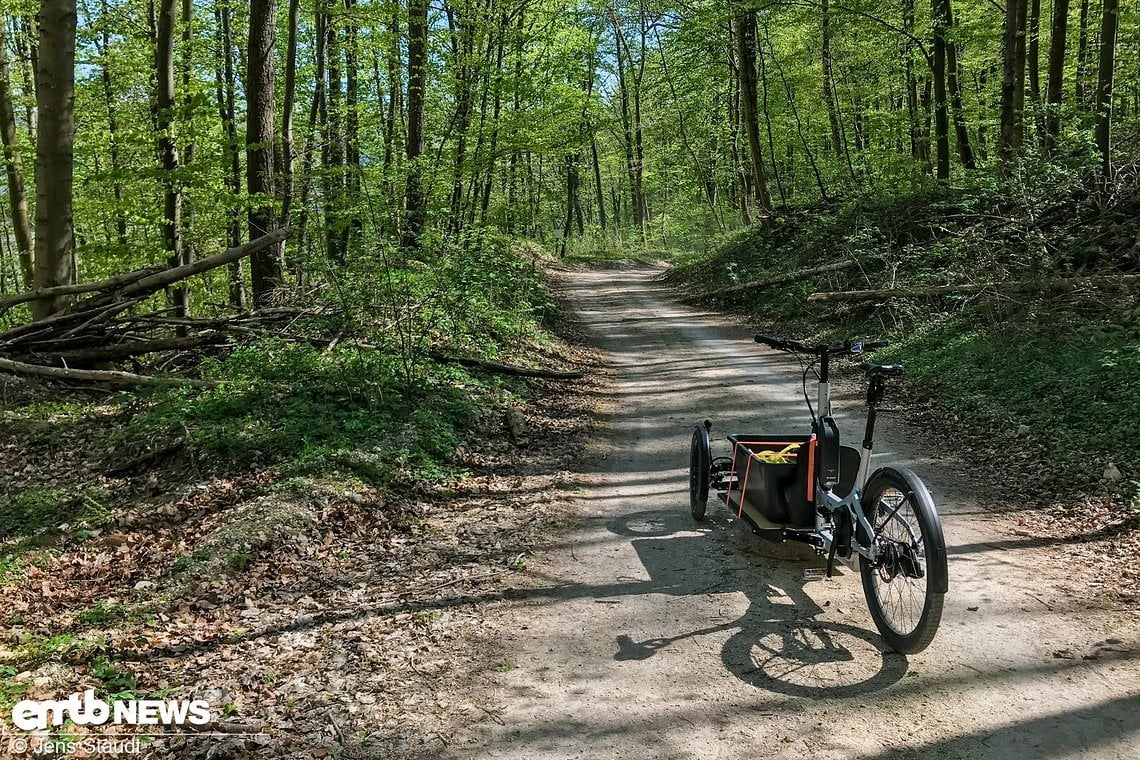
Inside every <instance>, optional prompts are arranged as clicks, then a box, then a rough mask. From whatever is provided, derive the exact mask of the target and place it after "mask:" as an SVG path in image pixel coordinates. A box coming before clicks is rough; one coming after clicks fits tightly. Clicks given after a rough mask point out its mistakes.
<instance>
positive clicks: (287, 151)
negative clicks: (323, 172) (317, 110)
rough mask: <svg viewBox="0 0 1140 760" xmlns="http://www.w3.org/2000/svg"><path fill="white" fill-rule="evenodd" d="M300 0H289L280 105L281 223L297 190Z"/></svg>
mask: <svg viewBox="0 0 1140 760" xmlns="http://www.w3.org/2000/svg"><path fill="white" fill-rule="evenodd" d="M300 17H301V3H300V0H289V16H288V19H289V21H288V23H289V39H288V42H287V43H286V48H285V95H284V101H283V102H282V106H281V160H282V166H281V224H283V225H286V226H287V225H288V224H289V217H290V215H291V214H292V212H293V196H294V193H295V192H296V188H295V179H296V178H295V175H296V166H297V149H296V145H295V142H294V139H293V108H294V103H295V102H296V97H297V31H298V29H297V28H298V25H299V24H300V20H301V18H300Z"/></svg>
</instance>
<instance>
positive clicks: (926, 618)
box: [859, 468, 947, 654]
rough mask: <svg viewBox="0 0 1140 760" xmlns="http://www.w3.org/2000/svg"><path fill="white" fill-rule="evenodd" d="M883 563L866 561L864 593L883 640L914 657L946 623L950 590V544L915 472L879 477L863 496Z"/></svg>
mask: <svg viewBox="0 0 1140 760" xmlns="http://www.w3.org/2000/svg"><path fill="white" fill-rule="evenodd" d="M862 506H863V512H864V514H865V515H866V516H867V519H868V520H869V521H870V523H871V525H872V526H873V527H874V529H875V546H876V547H877V549H878V558H877V559H876V560H874V561H871V560H868V559H867V558H866V557H860V562H859V571H860V575H861V576H862V579H863V593H864V594H865V595H866V597H867V606H868V607H869V608H870V610H871V617H872V618H873V619H874V621H875V626H876V627H877V628H878V629H879V633H881V634H882V636H883V640H884V641H886V643H887V645H888V646H890V647H891V648H892V649H894V650H895V651H897V652H901V653H903V654H914V653H916V652H921V651H922V650H923V649H926V647H928V646H929V645H930V642H931V641H932V640H933V639H934V634H935V633H936V632H937V631H938V625H939V623H940V622H941V621H942V602H943V598H944V596H945V594H946V588H947V572H946V542H945V539H944V538H943V536H942V525H941V524H940V523H939V521H938V512H937V510H936V509H935V507H934V499H932V498H931V496H930V491H928V490H927V488H926V485H925V484H923V482H922V481H921V480H920V479H919V478H918V476H917V475H915V474H914V473H912V472H910V471H908V470H903V469H896V468H885V469H882V470H879V471H878V472H876V473H875V474H874V475H873V476H872V477H871V479H870V481H869V482H868V483H867V488H866V489H865V491H864V493H863V501H862Z"/></svg>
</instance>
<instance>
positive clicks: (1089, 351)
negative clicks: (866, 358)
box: [668, 169, 1140, 503]
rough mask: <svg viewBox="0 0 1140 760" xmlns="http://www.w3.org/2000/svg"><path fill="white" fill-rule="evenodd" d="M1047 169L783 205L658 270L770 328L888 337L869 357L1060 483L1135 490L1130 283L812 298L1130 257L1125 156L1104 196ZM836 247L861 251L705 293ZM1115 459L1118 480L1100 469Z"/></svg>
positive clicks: (1135, 342)
mask: <svg viewBox="0 0 1140 760" xmlns="http://www.w3.org/2000/svg"><path fill="white" fill-rule="evenodd" d="M1058 172H1059V170H1057V171H1056V172H1054V173H1053V174H1051V175H1050V174H1048V173H1045V174H1044V175H1043V176H1036V175H1033V174H1032V173H1031V172H1026V174H1025V176H1018V177H1015V178H1013V179H1012V180H1010V181H1009V182H1007V183H1005V184H998V183H996V182H992V181H989V180H978V184H976V185H974V186H971V187H968V188H965V189H961V188H959V189H937V188H936V189H933V190H930V191H927V192H924V193H922V194H919V195H911V196H902V197H885V198H884V197H874V198H857V199H851V200H848V201H846V202H843V203H832V204H828V205H825V206H820V207H816V208H810V209H795V210H790V211H788V212H786V213H784V214H782V215H781V216H779V217H778V218H776V219H774V220H773V221H772V222H771V223H769V224H768V225H767V226H763V227H756V228H753V229H751V230H747V231H745V232H743V233H739V234H737V235H735V236H733V237H731V238H730V239H728V240H727V241H725V242H724V243H723V244H722V245H720V246H719V247H718V248H716V249H715V250H714V251H712V252H711V253H709V254H704V255H694V256H689V257H686V258H685V259H683V260H681V261H680V262H679V263H678V265H677V266H675V267H674V268H673V269H672V270H671V272H670V273H669V275H668V278H669V279H670V281H671V282H672V283H673V284H674V285H676V286H678V287H679V288H681V289H682V290H683V291H684V292H686V293H687V294H688V297H689V298H691V299H692V300H694V301H695V302H697V303H700V304H701V305H704V306H708V305H714V306H717V307H719V308H721V309H723V310H726V311H729V312H732V313H735V314H738V315H741V316H744V317H746V318H747V319H749V320H750V321H752V322H753V323H754V324H756V325H757V327H759V328H762V329H763V330H765V331H767V332H771V333H773V334H778V335H786V336H789V337H795V338H800V339H808V338H810V339H820V340H842V339H846V338H850V337H887V338H890V339H891V340H892V342H893V345H892V346H891V347H890V348H889V349H886V350H883V351H881V352H879V354H877V356H876V359H877V360H879V359H881V360H884V361H885V360H890V361H898V362H901V363H903V364H904V365H905V366H906V368H907V375H908V380H907V382H908V383H910V384H911V387H913V388H914V389H916V390H917V391H919V392H920V393H921V394H922V395H923V396H926V397H928V398H930V399H931V400H933V402H934V403H935V404H936V405H937V406H939V407H941V408H942V409H944V410H945V411H946V412H948V413H949V414H950V415H953V416H954V417H956V418H957V419H958V420H960V423H961V424H962V425H963V426H966V427H969V428H971V429H972V430H974V431H975V432H978V433H981V434H983V435H985V434H987V433H992V434H993V435H994V436H995V438H1001V439H1002V440H1005V441H1007V442H1009V445H1019V444H1020V443H1025V444H1031V445H1033V446H1035V447H1036V446H1039V447H1041V451H1042V457H1043V459H1044V460H1045V462H1046V463H1047V465H1048V469H1049V470H1050V471H1051V478H1050V480H1051V481H1052V482H1051V483H1049V484H1048V485H1047V487H1048V488H1049V489H1051V490H1052V491H1053V492H1056V491H1068V492H1085V493H1087V492H1094V491H1097V490H1099V489H1101V488H1102V487H1104V486H1106V485H1107V486H1110V487H1111V488H1112V490H1114V491H1115V492H1116V493H1118V494H1120V495H1122V496H1123V497H1124V498H1125V499H1131V500H1135V499H1136V493H1137V490H1138V488H1140V486H1138V483H1137V481H1140V423H1138V420H1140V308H1138V306H1140V304H1138V301H1137V297H1136V293H1135V289H1132V290H1127V289H1113V290H1078V291H1068V292H1064V293H1057V294H1052V295H1041V294H1036V293H1022V294H1017V293H1013V294H1000V293H984V294H970V295H961V296H946V297H939V298H926V299H890V300H879V301H869V302H863V303H850V304H846V303H809V302H808V301H807V296H808V295H810V294H811V293H813V292H817V291H848V290H862V289H881V288H891V287H922V286H929V285H946V284H964V283H978V282H1003V281H1009V280H1033V279H1039V278H1045V277H1067V276H1075V275H1084V274H1108V275H1111V274H1114V273H1121V272H1124V273H1128V272H1136V271H1137V270H1138V269H1140V257H1138V246H1137V245H1136V242H1135V241H1136V240H1137V239H1138V238H1137V235H1138V232H1140V222H1138V221H1137V213H1136V212H1137V211H1138V210H1140V179H1138V177H1137V176H1136V172H1134V171H1132V170H1131V169H1127V170H1125V171H1123V172H1122V174H1121V181H1120V183H1119V185H1118V186H1117V187H1116V189H1115V192H1114V194H1113V195H1112V196H1111V197H1110V198H1109V199H1108V200H1107V201H1103V202H1102V201H1098V199H1097V197H1096V195H1095V193H1093V192H1092V190H1091V189H1090V181H1088V180H1085V179H1083V178H1082V176H1081V175H1079V174H1076V173H1074V174H1073V175H1071V176H1070V175H1066V174H1064V173H1063V172H1060V173H1058ZM844 261H847V262H857V263H856V264H853V265H852V266H851V267H850V268H848V269H845V270H843V271H839V272H829V273H822V274H817V275H813V276H809V277H805V278H803V279H800V280H797V281H795V282H791V283H787V284H782V285H776V286H771V287H766V288H759V289H751V290H745V291H742V292H737V293H731V294H723V295H719V296H718V295H715V294H714V295H712V296H709V295H708V294H709V293H710V292H711V291H714V290H716V289H718V288H723V287H724V286H726V285H732V284H735V283H742V282H748V281H752V280H757V279H763V278H769V277H774V276H777V275H779V274H781V273H787V272H792V271H797V270H803V269H809V268H812V267H817V266H820V265H824V264H829V263H833V262H844ZM947 419H950V417H947ZM956 424H957V423H956ZM947 432H949V431H947ZM1110 463H1111V464H1112V465H1114V466H1115V467H1116V468H1117V469H1119V471H1120V473H1121V474H1122V480H1120V481H1118V482H1114V483H1105V482H1103V476H1104V474H1105V472H1106V468H1108V466H1109V464H1110ZM995 466H996V467H1000V466H1001V465H1000V463H995ZM1110 469H1111V468H1110ZM1134 503H1135V502H1134Z"/></svg>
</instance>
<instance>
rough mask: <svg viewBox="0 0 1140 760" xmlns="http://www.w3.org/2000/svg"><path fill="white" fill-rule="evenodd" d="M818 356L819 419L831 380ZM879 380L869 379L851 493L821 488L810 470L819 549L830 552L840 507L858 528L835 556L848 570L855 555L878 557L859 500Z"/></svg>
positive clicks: (825, 413)
mask: <svg viewBox="0 0 1140 760" xmlns="http://www.w3.org/2000/svg"><path fill="white" fill-rule="evenodd" d="M819 357H820V368H819V387H818V390H817V408H818V409H819V418H823V417H830V416H831V382H830V379H829V370H830V367H829V360H830V358H831V357H830V356H829V355H828V352H827V351H826V350H824V351H822V352H821V353H820V354H819ZM882 383H883V380H882V378H880V377H877V376H876V377H872V378H871V386H870V388H869V389H868V392H867V426H866V430H865V432H864V435H863V443H862V446H860V448H859V470H858V472H857V474H856V476H855V482H854V484H853V485H852V487H851V492H850V493H848V494H847V496H846V497H844V498H842V499H841V498H839V497H838V496H837V495H836V494H835V492H834V491H833V490H831V489H829V488H824V487H823V485H822V484H821V483H820V480H819V475H818V473H813V479H814V480H815V483H814V486H815V494H816V501H815V503H816V504H817V505H822V508H819V507H817V509H816V512H815V533H816V535H818V536H819V537H820V539H821V540H822V542H823V544H822V546H821V547H820V551H821V552H825V553H830V552H831V547H832V544H833V543H834V542H835V535H834V531H833V529H832V525H833V521H832V519H831V516H832V515H834V514H835V513H836V511H837V510H840V509H843V508H847V509H849V510H850V511H851V515H852V517H853V518H854V521H855V524H856V525H857V526H858V528H859V529H858V530H855V531H854V532H853V535H852V538H851V549H852V551H851V556H850V557H842V556H839V557H838V559H839V560H840V561H842V562H843V563H844V564H845V565H847V566H848V567H850V568H852V569H855V567H856V565H855V563H856V559H855V558H856V556H857V555H861V556H864V557H866V558H867V559H869V560H872V561H873V560H875V559H877V558H878V546H877V544H876V542H875V529H874V527H873V526H872V525H871V521H870V520H868V519H867V515H866V514H865V513H864V512H863V504H862V499H863V489H864V487H865V486H866V485H867V479H868V477H869V476H870V471H871V450H872V448H873V447H874V436H875V413H876V412H875V404H876V403H877V401H878V396H879V395H881V393H882ZM859 535H864V536H867V537H868V544H867V545H864V544H862V543H860V542H859V540H858V537H859Z"/></svg>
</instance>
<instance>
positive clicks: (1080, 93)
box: [1073, 0, 1089, 107]
mask: <svg viewBox="0 0 1140 760" xmlns="http://www.w3.org/2000/svg"><path fill="white" fill-rule="evenodd" d="M1088 76H1089V0H1081V20H1080V31H1079V33H1078V35H1077V75H1076V77H1075V78H1074V80H1073V89H1074V95H1075V96H1076V98H1077V106H1078V107H1081V106H1084V105H1087V104H1088V92H1087V91H1086V89H1085V84H1086V82H1087V81H1088Z"/></svg>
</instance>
